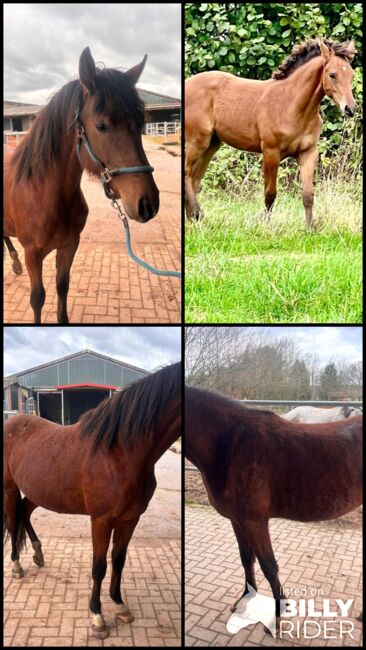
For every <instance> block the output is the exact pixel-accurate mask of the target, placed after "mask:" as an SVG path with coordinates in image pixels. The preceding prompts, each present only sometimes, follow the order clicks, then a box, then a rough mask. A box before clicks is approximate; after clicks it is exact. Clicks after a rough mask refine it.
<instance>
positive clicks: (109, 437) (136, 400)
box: [79, 362, 181, 450]
mask: <svg viewBox="0 0 366 650" xmlns="http://www.w3.org/2000/svg"><path fill="white" fill-rule="evenodd" d="M180 390H181V364H180V362H178V363H174V364H172V365H170V366H166V367H165V368H162V369H161V370H158V371H157V372H155V373H153V374H151V375H148V377H144V378H143V379H140V380H139V381H137V382H136V383H134V384H132V385H131V386H129V387H128V388H125V389H124V390H122V391H120V392H119V393H116V394H115V395H113V397H108V398H107V399H105V400H104V401H103V402H102V403H101V404H99V406H97V407H96V408H95V409H92V410H91V411H88V412H87V413H84V414H83V415H82V416H81V418H80V420H79V425H80V435H81V436H94V449H95V450H96V449H97V448H98V447H99V446H100V445H102V444H103V446H105V448H106V449H110V448H111V447H112V446H113V445H114V444H115V443H116V442H117V441H118V443H119V444H120V445H121V446H122V447H125V448H126V449H130V448H131V447H132V446H133V445H134V443H135V442H138V441H141V440H143V439H144V438H145V437H146V436H148V435H149V434H151V433H154V431H155V429H156V426H157V424H158V421H159V418H160V417H161V416H162V413H163V411H164V410H165V409H166V408H167V407H168V406H169V403H170V402H171V400H172V399H174V397H176V396H177V395H178V394H180Z"/></svg>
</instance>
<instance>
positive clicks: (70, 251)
mask: <svg viewBox="0 0 366 650" xmlns="http://www.w3.org/2000/svg"><path fill="white" fill-rule="evenodd" d="M79 239H80V238H79V236H77V237H76V238H75V239H73V240H71V242H69V244H68V246H66V247H63V248H59V249H58V250H57V254H56V269H57V271H56V287H57V295H58V301H57V321H58V322H59V323H62V324H63V325H67V324H68V322H69V319H68V316H67V294H68V292H69V283H70V269H71V264H72V262H73V259H74V256H75V253H76V251H77V249H78V246H79Z"/></svg>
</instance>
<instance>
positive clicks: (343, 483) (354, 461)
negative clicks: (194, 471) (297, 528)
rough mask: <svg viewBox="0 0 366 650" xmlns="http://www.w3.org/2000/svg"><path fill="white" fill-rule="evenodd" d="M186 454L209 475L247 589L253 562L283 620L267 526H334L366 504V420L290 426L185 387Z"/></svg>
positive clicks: (208, 485)
mask: <svg viewBox="0 0 366 650" xmlns="http://www.w3.org/2000/svg"><path fill="white" fill-rule="evenodd" d="M185 455H186V457H187V458H188V460H190V461H191V462H192V463H194V465H196V467H198V469H199V470H200V471H201V473H202V477H203V480H204V483H205V486H206V489H207V493H208V496H209V499H210V503H211V504H212V506H213V507H214V508H215V509H216V510H217V511H218V512H219V513H220V514H221V515H222V516H223V517H227V518H228V519H230V521H231V524H232V526H233V529H234V533H235V536H236V539H237V541H238V545H239V552H240V558H241V561H242V565H243V568H244V571H245V589H244V592H243V594H242V595H241V596H240V598H238V600H237V601H236V602H235V604H234V606H233V608H232V610H231V611H235V608H236V606H237V604H238V602H239V600H241V598H242V597H243V596H244V595H245V594H246V593H248V591H249V589H248V584H249V585H251V586H252V587H253V588H254V589H255V590H257V585H256V579H255V573H254V562H255V558H256V557H257V558H258V561H259V564H260V567H261V569H262V571H263V573H264V575H265V577H266V578H267V580H268V582H269V583H270V586H271V589H272V593H273V597H274V598H275V599H276V616H277V617H278V616H279V613H280V599H281V597H284V592H283V590H282V587H281V583H280V581H279V578H278V566H277V562H276V559H275V556H274V553H273V549H272V545H271V539H270V535H269V528H268V522H269V519H270V518H271V517H280V518H283V519H293V520H295V521H322V520H326V519H334V518H336V517H340V516H341V515H344V514H346V513H347V512H350V511H351V510H354V508H357V507H358V506H359V505H360V504H361V503H362V416H357V417H353V418H349V419H346V420H341V421H339V422H332V423H327V424H303V423H297V422H288V421H287V420H284V419H283V418H281V417H280V416H278V415H276V414H275V413H272V412H271V411H262V410H256V409H251V408H248V407H246V406H243V405H242V404H241V403H240V402H237V401H234V400H231V399H229V398H228V397H224V396H223V395H220V394H219V393H216V392H213V391H208V390H203V389H200V388H193V387H190V386H186V389H185Z"/></svg>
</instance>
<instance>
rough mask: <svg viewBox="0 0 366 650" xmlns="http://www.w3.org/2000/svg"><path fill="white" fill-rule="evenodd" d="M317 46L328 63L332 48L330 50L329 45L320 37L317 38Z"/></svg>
mask: <svg viewBox="0 0 366 650" xmlns="http://www.w3.org/2000/svg"><path fill="white" fill-rule="evenodd" d="M319 48H320V54H321V55H322V57H323V58H324V59H325V61H326V63H328V62H329V61H330V58H331V56H332V50H330V49H329V47H328V46H327V45H326V44H325V43H324V41H322V40H321V39H319Z"/></svg>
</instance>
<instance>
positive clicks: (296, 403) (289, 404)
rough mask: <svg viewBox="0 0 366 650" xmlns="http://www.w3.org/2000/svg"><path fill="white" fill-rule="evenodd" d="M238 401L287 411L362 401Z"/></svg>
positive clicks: (187, 467)
mask: <svg viewBox="0 0 366 650" xmlns="http://www.w3.org/2000/svg"><path fill="white" fill-rule="evenodd" d="M238 402H242V404H250V405H252V406H265V407H268V406H277V407H280V408H281V407H282V408H283V411H284V412H285V413H287V410H288V409H289V407H293V406H329V407H331V406H355V407H357V408H362V404H363V402H335V401H334V402H327V401H323V402H319V401H316V400H308V401H306V400H303V401H296V400H282V399H240V400H238ZM184 470H185V471H186V470H187V471H188V472H199V469H197V467H190V466H188V465H185V466H184Z"/></svg>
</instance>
